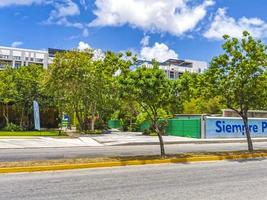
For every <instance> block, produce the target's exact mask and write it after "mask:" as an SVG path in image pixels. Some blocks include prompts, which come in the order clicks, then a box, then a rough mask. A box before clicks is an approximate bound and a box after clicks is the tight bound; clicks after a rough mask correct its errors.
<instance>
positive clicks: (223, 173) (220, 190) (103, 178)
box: [0, 160, 267, 200]
mask: <svg viewBox="0 0 267 200" xmlns="http://www.w3.org/2000/svg"><path fill="white" fill-rule="evenodd" d="M266 166H267V160H256V161H255V160H253V161H252V160H250V161H239V162H237V161H231V162H229V161H222V162H209V163H194V164H167V165H166V164H164V165H146V166H132V167H117V168H104V169H103V168H102V169H90V170H88V169H86V170H73V171H61V172H41V173H40V172H38V173H23V174H4V175H3V174H2V175H0V191H1V192H0V199H1V200H36V199H38V200H51V199H64V200H89V199H90V200H119V199H127V200H135V199H136V200H140V199H146V200H162V199H168V200H169V199H173V200H177V199H179V200H188V199H190V200H214V199H216V200H223V199H229V200H232V199H233V200H244V199H245V200H246V199H247V200H254V199H255V200H265V199H267V170H266Z"/></svg>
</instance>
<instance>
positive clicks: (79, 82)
mask: <svg viewBox="0 0 267 200" xmlns="http://www.w3.org/2000/svg"><path fill="white" fill-rule="evenodd" d="M121 57H122V55H121V54H120V55H116V54H114V53H112V52H107V53H106V56H105V58H104V60H93V59H92V52H91V51H90V50H87V51H84V52H80V51H70V52H65V53H61V54H57V55H56V57H55V58H54V61H53V64H52V65H51V66H50V67H49V70H48V74H47V83H46V85H47V88H48V90H49V91H50V93H51V95H52V96H53V97H54V100H55V102H56V105H57V106H58V108H59V109H60V112H66V113H75V115H76V117H77V119H78V122H79V128H80V130H87V129H88V128H89V127H88V124H89V122H88V121H89V120H90V125H91V127H90V129H91V130H92V131H93V130H94V125H95V120H96V119H97V118H99V119H100V120H102V121H107V120H108V118H110V117H111V113H113V112H114V109H116V108H117V105H116V103H117V102H118V97H117V96H116V95H117V83H116V81H115V76H114V74H115V73H116V72H117V71H118V70H119V69H121V68H122V69H124V68H125V66H126V65H127V63H128V62H127V61H124V60H122V59H121Z"/></svg>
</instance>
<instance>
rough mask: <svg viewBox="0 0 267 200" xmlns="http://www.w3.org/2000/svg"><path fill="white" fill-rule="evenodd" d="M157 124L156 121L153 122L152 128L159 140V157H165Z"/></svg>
mask: <svg viewBox="0 0 267 200" xmlns="http://www.w3.org/2000/svg"><path fill="white" fill-rule="evenodd" d="M157 122H158V120H156V121H154V122H153V128H154V130H155V131H156V133H157V135H158V138H159V145H160V155H161V156H165V155H166V154H165V148H164V142H163V138H162V135H161V132H160V130H159V127H158V124H157Z"/></svg>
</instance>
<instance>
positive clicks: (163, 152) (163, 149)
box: [157, 133, 166, 156]
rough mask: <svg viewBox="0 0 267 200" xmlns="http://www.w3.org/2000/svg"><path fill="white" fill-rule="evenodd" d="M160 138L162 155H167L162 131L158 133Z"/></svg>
mask: <svg viewBox="0 0 267 200" xmlns="http://www.w3.org/2000/svg"><path fill="white" fill-rule="evenodd" d="M157 135H158V138H159V144H160V155H161V156H165V155H166V154H165V148H164V142H163V138H162V135H161V134H160V133H157Z"/></svg>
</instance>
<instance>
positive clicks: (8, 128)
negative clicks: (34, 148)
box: [3, 123, 23, 132]
mask: <svg viewBox="0 0 267 200" xmlns="http://www.w3.org/2000/svg"><path fill="white" fill-rule="evenodd" d="M3 130H4V131H11V132H14V131H23V129H22V128H21V127H20V126H18V125H16V124H13V123H8V124H7V125H6V126H5V128H3Z"/></svg>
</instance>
